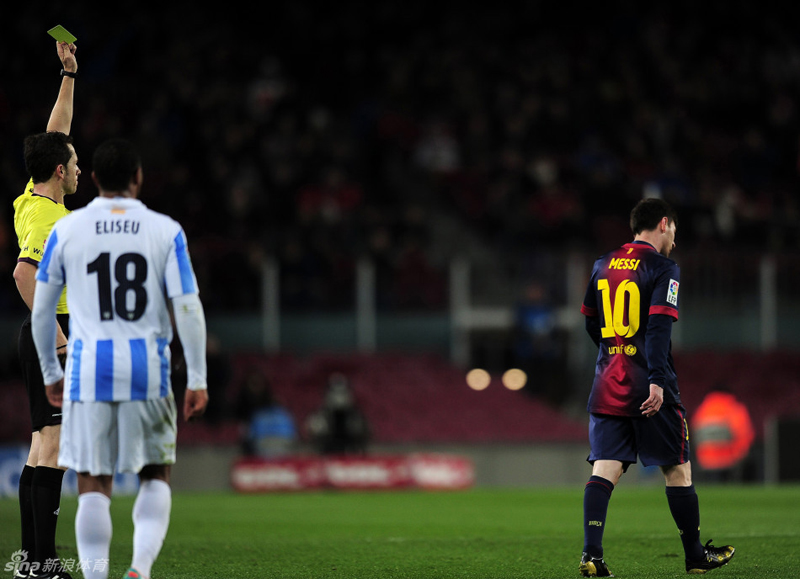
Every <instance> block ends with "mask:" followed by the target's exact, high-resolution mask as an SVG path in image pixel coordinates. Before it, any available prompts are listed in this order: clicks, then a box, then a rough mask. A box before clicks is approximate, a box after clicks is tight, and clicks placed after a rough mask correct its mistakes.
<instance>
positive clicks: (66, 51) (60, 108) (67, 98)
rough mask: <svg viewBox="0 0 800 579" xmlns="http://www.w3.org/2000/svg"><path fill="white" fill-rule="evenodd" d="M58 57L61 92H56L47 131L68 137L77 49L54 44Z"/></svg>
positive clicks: (63, 44)
mask: <svg viewBox="0 0 800 579" xmlns="http://www.w3.org/2000/svg"><path fill="white" fill-rule="evenodd" d="M56 48H57V50H58V57H59V58H60V59H61V66H62V67H63V69H62V70H61V90H59V91H58V98H57V99H56V104H55V106H53V111H52V112H51V113H50V119H49V120H48V121H47V130H48V132H49V131H58V132H60V133H64V134H65V135H69V131H70V129H71V127H72V103H73V97H74V95H75V78H76V76H77V73H78V61H77V60H75V51H76V50H77V47H76V46H75V45H74V44H67V43H66V42H56Z"/></svg>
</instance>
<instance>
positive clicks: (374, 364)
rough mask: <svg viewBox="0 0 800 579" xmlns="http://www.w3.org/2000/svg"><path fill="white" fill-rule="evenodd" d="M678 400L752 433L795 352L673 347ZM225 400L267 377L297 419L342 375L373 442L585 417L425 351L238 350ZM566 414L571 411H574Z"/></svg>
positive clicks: (10, 386)
mask: <svg viewBox="0 0 800 579" xmlns="http://www.w3.org/2000/svg"><path fill="white" fill-rule="evenodd" d="M675 361H676V366H677V369H678V375H679V380H680V387H681V393H682V396H683V401H684V404H685V406H686V407H687V410H688V411H689V414H690V416H691V412H692V409H693V408H696V407H697V406H698V405H699V404H700V402H701V400H702V399H703V397H704V396H705V394H706V393H707V392H709V391H710V390H712V389H714V388H717V387H719V386H725V387H727V388H728V389H729V390H731V391H732V392H733V393H734V394H736V396H737V397H739V398H740V399H741V400H742V401H743V402H744V403H745V404H746V405H747V406H748V408H749V409H750V412H751V414H752V418H753V423H754V426H755V429H756V436H757V439H761V438H763V433H764V425H765V423H766V422H767V421H768V420H769V419H770V418H771V417H774V416H787V415H788V416H791V415H794V416H797V415H800V359H798V357H797V356H796V355H793V354H792V353H791V352H773V353H757V352H746V351H742V352H729V351H728V352H715V351H702V352H696V351H693V352H678V353H676V355H675ZM232 366H233V368H234V372H233V375H232V376H231V380H230V383H229V384H228V387H227V390H226V394H225V396H224V398H225V399H224V400H218V401H217V402H218V403H221V404H225V405H226V407H228V408H230V407H232V406H233V404H234V403H235V400H236V398H237V397H238V395H239V392H240V390H241V386H242V383H243V380H244V378H245V376H247V375H248V374H249V373H250V372H252V371H258V372H262V373H263V375H264V376H266V377H267V379H268V381H269V383H270V385H271V388H272V390H273V394H274V397H275V399H276V400H277V401H278V402H279V403H281V404H283V405H284V406H285V407H286V408H287V409H288V410H289V412H290V413H291V414H292V415H293V416H294V418H295V420H296V421H297V424H298V427H299V428H300V431H301V433H303V434H304V428H303V424H304V422H305V420H306V418H307V417H308V416H309V415H310V414H311V413H312V412H314V411H315V410H316V409H317V408H318V407H319V406H320V405H321V404H322V400H323V395H324V391H325V388H326V386H327V381H328V377H329V376H330V374H331V373H333V372H341V373H343V374H345V375H346V376H347V377H348V379H349V380H350V384H351V387H352V389H353V392H354V394H355V398H356V401H357V403H358V405H359V406H360V408H361V410H362V411H363V412H364V413H365V415H366V417H367V419H368V421H369V424H370V428H371V432H372V437H371V440H372V442H374V443H385V444H392V443H397V444H402V443H418V444H426V443H427V444H446V443H475V444H481V443H535V442H558V441H563V442H582V441H585V439H586V420H585V418H584V417H583V415H582V413H581V412H576V413H568V412H564V411H561V410H558V409H555V408H553V407H551V406H549V405H548V404H547V403H545V402H543V401H540V400H539V399H537V398H535V397H533V396H529V395H526V394H525V393H524V392H512V391H509V390H507V389H506V388H504V387H503V386H502V385H501V384H500V381H499V379H498V378H497V377H494V378H493V380H492V382H491V385H490V386H489V387H488V388H487V389H486V390H483V391H473V390H470V389H469V388H468V387H467V386H466V382H465V379H464V375H463V372H462V371H460V370H459V369H457V368H456V367H454V366H453V365H452V364H450V363H449V362H448V361H447V360H446V359H444V358H442V357H441V356H438V355H434V354H402V353H379V354H370V355H368V354H328V353H318V354H314V355H308V356H299V355H293V354H288V353H282V354H277V355H270V356H268V355H264V354H261V353H243V354H238V355H237V356H235V357H234V359H233V364H232ZM26 406H27V399H26V394H25V389H24V387H23V385H22V383H21V382H19V381H18V380H12V381H8V382H6V383H4V384H2V386H0V442H24V441H27V440H28V439H29V436H30V433H29V430H28V429H29V426H28V418H27V413H24V412H20V411H19V409H20V408H25V407H26ZM573 414H577V416H578V418H575V417H574V416H573ZM240 429H241V425H240V424H239V423H238V422H237V421H236V420H235V419H233V418H232V417H230V416H228V417H226V418H225V419H223V420H222V421H221V422H219V423H217V424H213V425H212V424H208V423H207V422H205V421H197V422H193V423H188V424H187V423H185V422H182V421H181V422H180V424H179V441H180V444H196V445H230V444H237V443H238V442H239V440H240V433H241V430H240Z"/></svg>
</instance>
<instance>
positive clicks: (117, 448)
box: [32, 139, 208, 579]
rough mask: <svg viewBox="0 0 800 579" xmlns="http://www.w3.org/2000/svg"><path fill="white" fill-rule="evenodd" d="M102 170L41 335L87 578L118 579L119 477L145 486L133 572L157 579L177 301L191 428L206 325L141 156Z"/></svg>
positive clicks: (56, 243)
mask: <svg viewBox="0 0 800 579" xmlns="http://www.w3.org/2000/svg"><path fill="white" fill-rule="evenodd" d="M92 162H93V171H92V179H93V180H94V182H95V183H96V185H97V187H98V189H99V191H100V194H99V196H98V197H97V198H96V199H94V200H93V201H92V202H91V203H89V204H88V205H87V206H86V207H84V208H82V209H78V210H76V211H74V212H73V213H71V214H70V215H68V216H67V217H65V218H63V219H62V220H61V221H59V222H58V223H57V224H56V225H55V227H53V230H52V232H51V233H50V236H49V238H48V240H47V245H46V249H45V253H44V256H43V258H42V262H41V265H40V267H39V271H38V274H37V286H36V294H35V297H34V304H33V315H32V318H33V336H34V340H35V342H36V345H37V348H38V349H39V352H40V361H41V369H42V374H43V376H44V381H45V384H46V385H47V394H48V398H49V399H50V401H51V403H52V404H54V405H56V406H58V405H61V404H62V402H63V412H64V419H63V426H62V435H61V436H62V438H61V450H60V454H59V463H60V464H62V465H64V466H67V467H69V468H73V469H74V470H75V471H76V472H77V473H78V493H79V497H78V512H77V515H76V520H75V534H76V539H77V546H78V553H79V555H80V559H81V560H83V561H88V562H89V563H90V564H91V568H89V569H84V571H83V573H84V576H85V577H86V579H105V578H106V577H107V576H108V566H107V562H108V554H109V546H110V543H111V530H112V523H111V515H110V511H109V505H110V501H111V493H112V477H113V474H114V471H115V469H116V470H118V471H119V472H133V473H137V474H138V475H139V479H140V487H139V493H138V495H137V498H136V502H135V504H134V507H133V520H134V537H133V560H132V563H131V568H130V570H129V571H128V574H127V577H129V578H131V579H140V578H147V577H149V576H150V571H151V568H152V565H153V563H154V562H155V559H156V557H157V556H158V553H159V552H160V550H161V545H162V543H163V541H164V538H165V536H166V533H167V527H168V525H169V515H170V509H171V502H172V499H171V490H170V486H169V475H170V465H172V464H173V463H174V462H175V443H176V431H177V420H176V415H177V412H176V408H175V399H174V396H173V393H172V388H171V383H170V347H169V344H170V342H171V341H172V323H171V320H170V312H169V305H170V304H169V303H171V306H172V310H173V314H174V321H175V326H176V328H177V331H178V336H179V337H180V340H181V344H182V345H183V349H184V356H185V359H186V365H187V373H188V380H187V390H186V392H185V396H184V405H183V413H184V418H185V419H186V420H189V419H192V418H194V417H196V416H199V415H201V414H202V413H203V412H204V410H205V407H206V404H207V402H208V395H207V392H206V359H205V354H206V325H205V316H204V314H203V307H202V304H201V302H200V298H199V295H198V288H197V280H196V278H195V275H194V271H193V269H192V264H191V260H190V258H189V252H188V248H187V243H186V236H185V235H184V232H183V229H182V227H181V226H180V224H179V223H178V222H176V221H174V220H173V219H171V218H169V217H167V216H166V215H162V214H160V213H157V212H155V211H152V210H150V209H148V208H147V207H146V206H145V205H144V204H143V203H142V202H141V201H139V200H138V195H139V191H140V189H141V186H142V179H143V173H142V167H141V161H140V157H139V154H138V152H137V151H136V149H135V148H134V146H133V145H132V144H131V143H129V142H128V141H125V140H122V139H114V140H110V141H107V142H105V143H103V144H102V145H100V146H99V147H98V148H97V150H96V151H95V153H94V156H93V158H92ZM67 282H69V286H70V291H69V293H68V294H67V304H68V306H69V308H70V324H71V331H70V339H69V345H68V348H67V364H66V369H65V371H62V369H61V366H60V364H59V363H58V360H57V359H56V357H55V348H54V342H55V335H56V328H55V323H54V315H53V313H54V311H55V307H56V302H57V301H58V296H59V295H60V293H61V291H62V288H63V287H64V284H65V283H67ZM103 562H105V563H106V564H105V565H104V564H102V563H103Z"/></svg>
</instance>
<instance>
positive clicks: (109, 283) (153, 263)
mask: <svg viewBox="0 0 800 579" xmlns="http://www.w3.org/2000/svg"><path fill="white" fill-rule="evenodd" d="M36 279H37V282H38V283H47V284H56V285H61V284H65V283H68V284H69V287H70V291H69V295H68V296H67V303H68V306H69V310H70V314H71V315H70V339H69V345H68V351H67V365H66V368H65V377H64V398H65V399H68V400H81V401H89V400H98V401H124V400H144V399H152V398H159V397H164V396H167V395H168V394H169V393H170V390H171V384H170V349H169V344H170V342H171V341H172V323H171V320H170V315H169V310H168V307H167V299H171V298H174V297H177V296H181V295H186V294H195V293H198V288H197V280H196V278H195V275H194V271H193V269H192V264H191V260H190V258H189V252H188V248H187V244H186V236H185V234H184V232H183V229H182V228H181V226H180V224H179V223H178V222H177V221H175V220H173V219H171V218H170V217H167V216H166V215H162V214H160V213H157V212H155V211H152V210H150V209H148V208H147V207H146V206H145V205H144V204H143V203H142V202H141V201H139V200H137V199H127V198H121V197H117V198H114V199H110V198H105V197H98V198H96V199H94V200H93V201H92V202H91V203H89V204H88V205H87V206H86V207H84V208H82V209H78V210H76V211H74V212H72V213H71V214H70V215H68V216H67V217H65V218H63V219H61V220H60V221H59V222H58V223H56V225H55V226H54V227H53V231H52V233H51V234H50V237H49V238H48V241H47V245H46V248H45V252H44V256H43V257H42V260H41V263H40V265H39V270H38V273H37V277H36Z"/></svg>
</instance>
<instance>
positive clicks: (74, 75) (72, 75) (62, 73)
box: [61, 68, 78, 78]
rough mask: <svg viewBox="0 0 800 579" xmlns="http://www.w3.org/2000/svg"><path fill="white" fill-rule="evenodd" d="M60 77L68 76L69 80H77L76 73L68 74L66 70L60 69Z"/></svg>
mask: <svg viewBox="0 0 800 579" xmlns="http://www.w3.org/2000/svg"><path fill="white" fill-rule="evenodd" d="M61 76H68V77H70V78H78V73H77V72H70V71H68V70H64V69H63V68H62V69H61Z"/></svg>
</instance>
